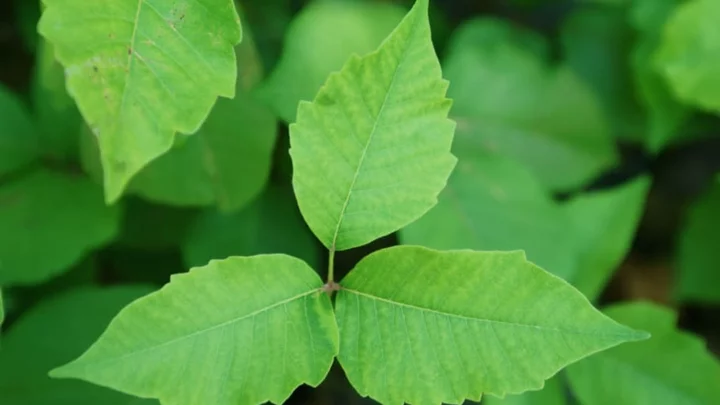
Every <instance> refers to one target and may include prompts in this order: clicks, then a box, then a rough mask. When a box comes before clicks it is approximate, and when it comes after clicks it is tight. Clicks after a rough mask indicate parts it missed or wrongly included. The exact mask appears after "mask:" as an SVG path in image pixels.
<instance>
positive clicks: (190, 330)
mask: <svg viewBox="0 0 720 405" xmlns="http://www.w3.org/2000/svg"><path fill="white" fill-rule="evenodd" d="M220 3H223V4H225V3H226V2H220ZM143 4H146V6H145V7H146V8H147V9H149V10H150V11H148V10H146V11H148V12H152V10H154V8H153V7H155V6H153V5H152V4H151V3H149V2H147V3H142V2H141V3H140V5H138V10H137V11H138V13H139V12H140V11H141V8H142V7H143ZM128 7H129V6H128ZM58 8H59V7H58ZM230 8H232V7H230ZM208 10H210V8H208V9H207V10H206V12H209V11H208ZM216 10H217V12H221V11H227V10H224V9H223V7H221V6H218V7H217V9H216ZM54 12H58V13H59V12H60V11H59V10H56V9H54V8H53V7H49V8H48V10H47V11H46V15H45V16H44V18H45V27H49V26H51V25H52V24H51V22H52V21H54V20H59V16H58V15H54V14H53V13H54ZM154 12H156V13H157V14H158V15H159V14H161V13H160V12H159V11H158V10H154ZM233 13H234V11H233ZM233 15H234V14H233ZM63 29H65V30H66V31H65V32H66V33H67V27H63ZM238 32H239V31H238ZM162 34H163V35H180V34H179V32H178V31H177V30H175V27H174V26H172V24H171V26H170V28H168V31H167V32H165V33H162ZM66 35H67V34H66ZM138 35H139V36H142V35H144V34H143V33H137V32H134V31H133V32H132V33H131V38H132V40H131V42H132V43H135V37H136V36H138ZM232 37H233V36H232V35H229V36H227V35H226V36H225V38H232ZM143 43H146V44H147V42H143ZM215 45H217V47H218V48H217V52H218V55H220V54H222V53H223V52H227V48H228V47H227V44H226V43H224V42H223V41H215V42H213V46H215ZM145 50H147V51H149V50H150V48H147V49H145ZM145 50H139V49H137V48H136V49H131V50H129V51H128V61H126V62H127V64H124V63H120V62H119V61H107V60H92V57H88V59H87V62H86V63H84V64H80V65H77V64H75V65H72V64H71V65H72V66H70V67H69V68H68V70H69V76H68V82H69V85H68V87H69V88H70V89H72V88H73V80H75V79H74V78H75V77H76V76H75V75H77V77H78V79H77V80H78V81H77V82H75V84H74V85H75V86H77V85H80V84H79V83H82V84H85V83H88V81H87V79H86V77H84V78H83V79H82V81H81V79H80V77H81V76H83V75H88V74H89V75H90V76H91V78H93V80H95V81H96V82H97V83H99V85H101V86H102V85H103V82H104V81H107V80H119V77H124V75H115V74H109V73H107V70H106V68H111V69H112V68H113V66H112V63H118V67H119V68H120V70H119V72H120V73H122V66H126V67H127V66H128V65H129V66H132V65H133V64H137V65H142V66H145V68H146V69H148V70H150V71H152V70H153V69H154V68H159V66H156V65H154V64H153V63H151V61H150V60H149V59H146V58H147V57H148V54H147V53H145V52H144V51H145ZM88 52H90V50H88ZM58 55H59V57H60V59H61V61H62V51H61V50H59V52H58ZM88 56H89V55H88ZM218 57H219V56H218ZM190 62H193V63H194V62H197V63H198V64H200V65H202V66H200V65H199V66H197V71H200V72H209V71H212V70H213V67H215V65H214V64H213V60H210V61H208V60H200V61H198V60H196V59H193V60H192V61H188V63H190ZM100 63H103V64H105V65H103V66H102V68H103V72H104V73H103V74H97V72H98V70H97V69H96V67H97V64H100ZM65 64H66V65H67V61H65ZM221 70H222V69H221ZM223 71H226V70H223ZM212 78H213V75H210V74H208V75H207V76H204V75H203V74H200V75H198V77H196V78H194V79H193V80H194V81H195V85H197V84H203V83H205V84H209V83H210V82H211V81H212ZM93 80H91V81H90V82H92V81H93ZM149 84H150V85H151V90H152V89H154V87H152V86H157V87H158V88H157V91H156V92H153V91H149V90H148V89H147V88H144V90H143V91H142V92H140V91H137V92H136V93H132V94H125V93H123V94H122V95H121V97H120V99H117V100H108V99H107V98H105V99H103V94H102V92H99V93H97V94H96V95H97V97H98V99H97V100H94V101H92V100H90V101H88V100H85V102H86V103H87V102H95V103H105V104H104V105H107V106H108V108H112V109H116V108H119V109H120V110H121V111H124V112H123V114H130V115H135V116H136V117H137V121H135V122H136V124H134V126H133V127H132V128H115V129H113V130H117V131H120V132H122V133H124V134H127V135H128V136H131V135H132V134H135V135H132V136H136V137H137V142H138V146H139V147H141V148H145V150H153V152H152V153H157V152H158V151H161V149H162V147H161V146H160V145H155V146H156V147H155V148H153V147H149V146H152V145H145V144H144V143H147V142H151V140H147V139H144V138H141V137H140V136H139V135H137V134H142V133H144V132H145V131H147V130H149V129H150V128H149V127H148V126H151V125H157V126H163V125H164V126H163V127H168V126H167V125H166V124H167V123H172V124H173V126H170V127H172V129H173V131H171V133H170V135H172V133H174V132H175V131H180V132H192V131H193V129H194V128H191V125H185V124H187V123H189V122H190V121H191V120H192V117H190V118H187V120H188V121H183V120H181V119H180V117H181V116H183V115H184V114H185V116H186V117H187V115H186V114H188V113H189V112H188V111H185V110H184V109H183V108H180V107H182V106H179V105H178V106H175V107H178V108H174V109H169V112H166V113H161V112H160V111H155V113H157V114H155V113H154V114H153V115H152V116H153V117H157V116H161V117H163V119H165V120H167V121H165V122H163V121H160V122H155V121H153V120H149V119H148V117H150V116H151V115H150V113H149V112H148V111H152V109H153V108H159V107H155V105H154V104H153V102H156V101H158V100H163V101H169V100H167V97H168V96H169V95H170V94H173V95H175V96H176V97H183V94H179V93H177V92H178V91H180V92H188V94H186V95H187V96H190V95H191V94H190V93H189V92H190V91H191V90H193V89H195V88H197V87H199V86H184V85H183V84H182V83H179V82H178V83H163V82H162V81H160V80H155V81H151V83H149ZM126 87H128V86H127V84H126ZM205 87H206V88H207V94H204V95H203V94H200V95H198V94H192V97H196V98H197V97H200V98H203V97H205V98H207V99H208V100H210V98H211V96H212V97H213V98H214V97H215V96H216V95H218V94H219V95H225V96H231V95H232V94H224V93H223V92H222V91H221V90H220V89H219V88H216V87H213V86H210V85H208V86H205ZM128 88H129V87H128ZM446 89H447V82H446V81H444V80H442V78H441V71H440V65H439V62H438V60H437V57H436V55H435V53H434V50H433V45H432V41H431V37H430V26H429V22H428V1H427V0H418V1H417V3H416V4H415V6H414V7H413V9H412V10H411V11H410V12H409V13H408V14H407V15H406V17H405V18H404V19H403V20H402V22H401V23H400V24H399V25H398V26H397V27H396V29H395V30H394V31H393V32H392V33H391V34H390V36H389V37H388V38H387V39H386V40H385V41H384V42H383V43H382V45H381V46H380V48H379V49H378V50H377V51H376V52H374V53H371V54H369V55H367V56H365V57H362V58H361V57H357V56H353V57H351V58H350V60H349V61H348V62H347V63H346V64H345V66H344V67H343V69H342V70H341V71H340V72H339V73H334V74H332V75H331V76H330V77H329V78H328V80H327V82H326V84H325V86H323V87H322V88H321V90H320V91H319V93H318V94H317V96H316V98H315V100H314V102H312V103H309V102H301V104H300V106H299V109H298V114H297V122H296V123H295V124H293V125H291V127H290V130H291V149H290V154H291V157H292V161H293V168H294V174H293V186H294V189H295V193H296V197H297V201H298V205H299V207H300V210H301V212H302V214H303V217H304V218H305V220H306V222H307V223H308V225H309V226H310V228H311V230H312V231H313V232H314V233H315V235H316V236H317V237H318V238H319V239H320V240H321V241H322V242H323V244H324V245H325V246H326V247H327V248H328V249H329V255H330V256H329V258H330V260H329V262H330V267H329V274H328V282H327V283H323V281H322V280H321V279H320V278H319V277H318V275H317V273H316V272H315V271H314V270H313V269H312V268H311V267H310V266H309V265H307V264H306V263H305V262H303V261H301V260H299V259H296V258H293V257H290V256H287V255H276V254H272V255H260V256H253V257H230V258H227V259H225V260H217V261H212V262H210V263H209V264H208V265H207V266H204V267H199V268H193V269H191V270H190V272H188V273H187V274H183V275H178V276H175V277H173V279H172V280H171V282H170V283H169V284H168V285H166V286H165V287H163V288H162V289H161V290H159V291H157V292H155V293H153V294H150V295H147V296H145V297H143V298H141V299H138V300H136V301H135V302H133V303H132V304H130V305H128V306H127V307H125V308H124V309H123V310H122V311H121V312H120V313H119V315H118V316H117V317H116V318H115V319H114V320H113V321H112V322H111V323H110V325H109V327H108V328H107V330H106V331H105V333H104V334H103V335H102V336H101V337H100V339H99V340H98V341H97V342H96V343H95V344H94V345H93V346H92V347H91V348H90V349H88V351H86V352H85V353H84V354H83V355H82V356H80V357H79V358H78V359H77V360H75V361H73V362H72V363H70V364H68V365H65V366H63V367H61V368H59V369H56V370H54V371H53V372H52V375H53V376H56V377H73V378H82V379H85V380H88V381H90V382H93V383H96V384H99V385H103V386H107V387H111V388H114V389H116V390H119V391H123V392H126V393H129V394H132V395H135V396H138V397H144V398H159V399H160V400H161V402H162V403H165V404H172V405H183V404H192V403H209V404H219V405H224V404H228V405H229V404H258V403H263V402H266V401H271V402H273V403H282V402H284V401H285V400H286V399H287V398H288V397H289V395H290V394H291V393H292V391H293V390H294V389H295V388H296V387H297V386H299V385H300V384H303V383H306V384H309V385H312V386H316V385H317V384H319V383H320V382H321V381H322V380H323V379H324V378H325V376H326V374H327V372H328V371H329V368H330V366H331V364H332V362H333V361H334V359H335V357H337V358H338V360H339V362H340V364H341V366H342V367H343V369H344V370H345V372H346V374H347V376H348V378H349V380H350V382H351V383H352V385H353V386H354V387H355V389H356V390H357V391H358V392H359V393H360V394H361V395H364V396H369V397H371V398H373V399H375V400H377V401H379V402H381V403H383V404H401V403H405V402H407V403H411V404H429V403H432V404H438V403H461V402H463V401H464V400H465V399H473V400H479V399H480V398H481V396H482V395H483V394H488V393H489V394H494V395H497V396H503V395H505V394H507V393H520V392H523V391H526V390H532V389H539V388H541V387H542V386H543V382H544V380H546V379H547V378H549V377H551V376H552V375H554V374H555V373H557V372H558V371H559V370H560V369H561V368H563V367H565V366H566V365H568V364H570V363H572V362H574V361H577V360H579V359H580V358H583V357H585V356H588V355H590V354H593V353H595V352H598V351H600V350H604V349H607V348H609V347H612V346H615V345H618V344H620V343H622V342H625V341H631V340H637V339H642V338H643V337H645V336H646V334H644V333H640V332H636V331H634V330H631V329H629V328H627V327H625V326H622V325H620V324H618V323H616V322H615V321H613V320H611V319H610V318H608V317H606V316H604V315H602V314H601V313H599V312H598V311H597V310H595V309H594V308H593V307H592V306H591V304H590V303H589V301H588V300H587V299H586V298H585V297H584V296H583V295H582V294H580V293H579V292H578V291H577V290H575V289H574V288H573V287H571V286H570V285H569V284H567V283H566V282H564V281H563V280H561V279H559V278H557V277H555V276H553V275H551V274H549V273H547V272H545V271H544V270H542V269H540V268H539V267H537V266H535V265H533V264H532V263H529V262H528V261H527V260H526V259H525V256H524V254H523V253H522V252H476V251H470V250H463V251H437V250H432V249H428V248H424V247H419V246H399V247H393V248H389V249H384V250H381V251H378V252H376V253H373V254H371V255H370V256H368V257H366V258H365V259H363V260H362V261H361V262H360V263H359V264H358V265H357V266H356V268H355V269H353V271H352V272H350V274H348V276H346V277H345V279H343V280H342V281H341V282H340V286H339V287H338V286H337V285H336V284H335V280H334V279H333V258H334V255H335V252H336V251H338V250H345V249H350V248H353V247H357V246H360V245H364V244H366V243H369V242H371V241H373V240H375V239H377V238H379V237H381V236H384V235H387V234H390V233H392V232H395V231H397V230H399V229H401V228H403V227H404V226H406V225H408V224H410V223H411V222H413V221H415V220H416V219H418V218H419V217H421V216H422V215H423V214H424V213H426V212H427V211H428V210H429V209H430V208H432V207H433V206H434V205H435V203H436V198H437V195H438V193H440V191H441V190H442V189H443V187H444V186H445V184H446V182H447V178H448V176H449V175H450V172H451V171H452V169H453V168H454V166H455V162H456V159H455V157H454V156H453V155H452V154H451V153H450V147H451V144H452V139H453V132H454V123H453V122H452V121H450V120H449V119H448V118H447V114H448V111H449V109H450V105H451V102H450V100H448V99H446V98H445V91H446ZM207 104H208V106H209V105H210V104H211V103H210V102H209V101H208V103H207ZM160 105H162V103H160ZM80 108H81V110H83V105H82V103H80ZM208 108H209V107H208ZM163 111H164V110H163ZM202 113H203V112H202V111H200V112H195V114H202ZM158 114H160V115H158ZM162 114H165V115H162ZM108 116H111V114H107V115H104V116H100V117H87V115H86V119H88V121H89V122H90V123H91V126H92V125H98V126H99V127H102V128H112V127H113V125H126V123H127V122H129V121H127V120H121V121H118V122H120V123H119V124H116V123H108V122H105V123H102V122H93V119H94V118H96V119H99V120H101V119H103V117H108ZM195 118H197V117H195ZM183 122H185V124H183ZM181 124H183V125H181ZM98 137H99V139H100V142H101V150H102V149H103V146H102V142H112V141H113V139H117V138H116V137H107V140H106V141H103V139H104V138H105V137H104V136H103V134H102V133H99V134H98ZM171 137H172V136H170V138H171ZM168 147H169V145H168ZM105 149H106V150H112V151H113V152H112V156H108V155H107V154H104V155H103V166H104V168H105V170H106V173H112V172H113V171H119V172H122V171H125V172H126V173H130V172H131V171H133V170H138V168H139V167H141V166H142V165H143V164H144V163H143V162H140V161H139V160H135V161H126V159H127V156H130V154H128V153H124V152H123V151H122V150H119V149H118V148H112V147H107V146H106V147H105ZM161 152H162V151H161ZM118 156H119V158H117V159H116V158H115V157H118ZM132 156H133V157H135V158H137V155H136V154H133V155H132ZM130 175H131V174H130ZM112 176H113V175H110V177H108V175H107V174H106V182H107V181H109V182H110V183H111V186H112V187H109V189H110V190H114V189H115V190H119V189H120V188H122V186H120V185H113V184H112V182H113V181H119V180H117V179H118V178H119V177H114V178H111V177H112ZM128 178H129V177H128ZM336 288H338V289H339V291H338V293H337V297H336V301H335V306H334V308H333V304H332V302H331V298H330V295H329V294H327V292H328V290H332V289H336ZM540 348H542V350H539V349H540Z"/></svg>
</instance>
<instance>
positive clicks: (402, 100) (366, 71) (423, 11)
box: [290, 0, 456, 251]
mask: <svg viewBox="0 0 720 405" xmlns="http://www.w3.org/2000/svg"><path fill="white" fill-rule="evenodd" d="M446 89H447V82H446V81H445V80H443V79H442V74H441V71H440V64H439V62H438V60H437V57H436V55H435V51H434V49H433V44H432V41H431V38H430V24H429V22H428V0H418V1H417V3H416V4H415V6H414V7H413V9H412V10H411V11H410V12H409V13H408V14H407V16H406V17H405V18H404V19H403V21H402V22H401V23H400V25H398V27H397V28H396V29H395V31H393V33H392V34H390V36H389V37H388V38H387V39H386V40H385V41H384V42H383V44H382V46H381V47H380V48H379V49H378V50H377V51H376V52H374V53H372V54H370V55H368V56H365V57H363V58H360V57H358V56H353V57H351V58H350V60H349V61H348V63H347V64H346V65H345V67H343V69H342V71H340V72H339V73H333V74H332V75H330V77H329V78H328V81H327V83H326V85H325V86H323V88H321V89H320V92H319V93H318V95H317V97H316V98H315V101H314V102H313V103H312V104H311V103H308V102H301V103H300V107H299V108H298V120H297V122H296V123H294V124H292V125H291V126H290V155H291V156H292V161H293V167H294V173H293V186H294V188H295V195H296V196H297V200H298V205H299V207H300V211H301V212H302V215H303V217H304V218H305V221H306V222H307V223H308V225H309V226H310V229H311V230H312V231H313V232H314V233H315V235H316V236H317V237H318V239H320V241H321V242H322V243H323V244H324V245H325V246H326V247H327V248H328V249H330V250H331V251H335V250H345V249H350V248H353V247H357V246H361V245H364V244H366V243H368V242H371V241H373V240H375V239H377V238H379V237H382V236H385V235H387V234H390V233H392V232H394V231H396V230H398V229H400V228H402V227H404V226H405V225H407V224H409V223H411V222H413V221H414V220H416V219H417V218H419V217H420V216H422V215H423V214H424V213H425V212H427V211H428V210H429V209H430V208H432V206H433V205H435V204H436V202H437V200H436V198H437V194H438V193H439V192H440V191H441V190H442V189H443V187H445V183H446V181H447V178H448V176H449V175H450V172H451V171H452V169H453V167H454V166H455V162H456V159H455V157H454V156H453V155H452V154H451V153H450V146H451V143H452V138H453V132H454V128H455V124H454V123H453V122H452V121H450V120H449V119H447V113H448V110H449V109H450V105H451V101H450V100H448V99H446V98H445V90H446Z"/></svg>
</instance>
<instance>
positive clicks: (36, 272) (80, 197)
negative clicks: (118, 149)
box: [0, 169, 121, 285]
mask: <svg viewBox="0 0 720 405" xmlns="http://www.w3.org/2000/svg"><path fill="white" fill-rule="evenodd" d="M120 213H121V212H120V207H108V206H106V205H105V204H104V202H103V196H102V189H101V188H100V187H97V186H96V185H95V184H94V183H93V182H92V181H91V180H89V179H87V178H85V177H83V176H80V175H77V174H65V173H60V172H53V171H49V170H46V169H38V170H35V171H33V172H31V173H29V174H27V175H25V176H23V177H20V178H16V179H13V181H9V182H7V183H3V184H2V185H0V229H2V230H3V232H0V285H27V284H35V283H39V282H41V281H45V280H48V279H49V278H51V277H53V276H56V275H58V274H60V273H62V272H63V271H65V270H67V269H68V268H70V267H71V266H72V265H73V264H75V263H76V262H78V261H80V259H81V258H82V257H83V256H84V255H85V254H86V253H87V251H88V250H90V249H93V248H96V247H99V246H102V245H104V244H106V243H108V242H110V241H111V240H112V239H113V238H114V237H115V236H116V235H117V233H118V230H119V221H120ZM68 229H72V230H73V231H72V232H68Z"/></svg>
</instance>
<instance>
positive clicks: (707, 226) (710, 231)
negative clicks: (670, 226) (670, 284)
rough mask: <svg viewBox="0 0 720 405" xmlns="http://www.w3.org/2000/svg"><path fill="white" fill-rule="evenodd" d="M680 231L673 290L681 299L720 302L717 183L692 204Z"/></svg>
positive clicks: (719, 216)
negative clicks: (676, 276) (676, 270)
mask: <svg viewBox="0 0 720 405" xmlns="http://www.w3.org/2000/svg"><path fill="white" fill-rule="evenodd" d="M685 221H686V222H685V224H684V226H683V229H682V231H681V233H680V238H679V239H680V240H679V247H678V280H677V284H675V288H676V291H675V294H676V296H677V297H678V298H679V299H680V300H683V301H694V302H706V303H716V302H720V269H719V268H718V263H720V251H718V248H717V241H718V240H720V184H713V185H712V186H711V188H710V190H708V192H707V193H706V194H705V195H703V196H702V197H701V198H700V199H699V200H698V201H697V202H696V203H695V204H694V205H693V206H692V207H690V211H689V213H688V215H687V217H686V219H685Z"/></svg>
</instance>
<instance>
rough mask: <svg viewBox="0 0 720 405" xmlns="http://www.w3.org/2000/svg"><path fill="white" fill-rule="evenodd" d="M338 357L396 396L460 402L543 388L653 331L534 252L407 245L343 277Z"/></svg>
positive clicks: (374, 391) (369, 387) (369, 390)
mask: <svg viewBox="0 0 720 405" xmlns="http://www.w3.org/2000/svg"><path fill="white" fill-rule="evenodd" d="M341 285H342V289H341V290H340V291H339V293H338V297H337V303H336V311H337V318H338V325H339V328H340V354H339V355H338V360H339V361H340V364H341V365H342V367H343V369H344V370H345V373H346V375H347V376H348V379H349V380H350V382H351V384H352V385H353V387H355V389H356V390H357V391H358V392H359V393H360V394H361V395H363V396H369V397H371V398H373V399H375V400H377V401H379V402H380V403H382V404H384V405H401V404H404V403H411V404H439V403H449V404H460V403H462V402H463V400H465V399H471V400H475V401H477V400H479V399H480V398H481V396H482V395H483V394H493V395H495V396H500V397H502V396H504V395H505V394H517V393H521V392H524V391H527V390H537V389H540V388H541V387H542V385H543V383H544V381H545V380H546V379H548V378H550V377H552V376H553V375H555V374H556V373H557V372H558V371H559V370H560V369H561V368H563V367H565V366H567V365H568V364H570V363H573V362H575V361H577V360H579V359H581V358H583V357H586V356H589V355H591V354H593V353H596V352H598V351H601V350H604V349H607V348H610V347H613V346H616V345H618V344H620V343H623V342H627V341H633V340H639V339H644V338H647V335H646V334H645V333H643V332H638V331H635V330H632V329H630V328H628V327H625V326H623V325H620V324H619V323H617V322H615V321H613V320H612V319H610V318H608V317H606V316H605V315H603V314H602V313H600V312H599V311H597V310H596V309H595V308H593V307H592V305H591V304H590V302H588V300H587V299H586V298H585V297H584V296H583V295H582V294H580V293H579V292H578V291H577V290H575V289H574V288H573V287H572V286H570V285H569V284H567V283H566V282H565V281H563V280H562V279H560V278H558V277H556V276H553V275H552V274H549V273H547V272H545V271H543V270H542V269H540V268H539V267H537V266H535V265H533V264H532V263H529V262H527V261H526V259H525V255H524V254H523V253H522V252H518V251H514V252H475V251H469V250H464V251H461V250H457V251H435V250H431V249H427V248H422V247H417V246H396V247H392V248H388V249H385V250H381V251H378V252H375V253H373V254H371V255H369V256H367V257H365V258H364V259H363V260H361V261H360V263H358V265H357V266H356V267H355V269H353V270H352V271H351V272H350V273H349V274H348V275H347V276H346V277H345V279H343V280H342V282H341Z"/></svg>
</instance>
